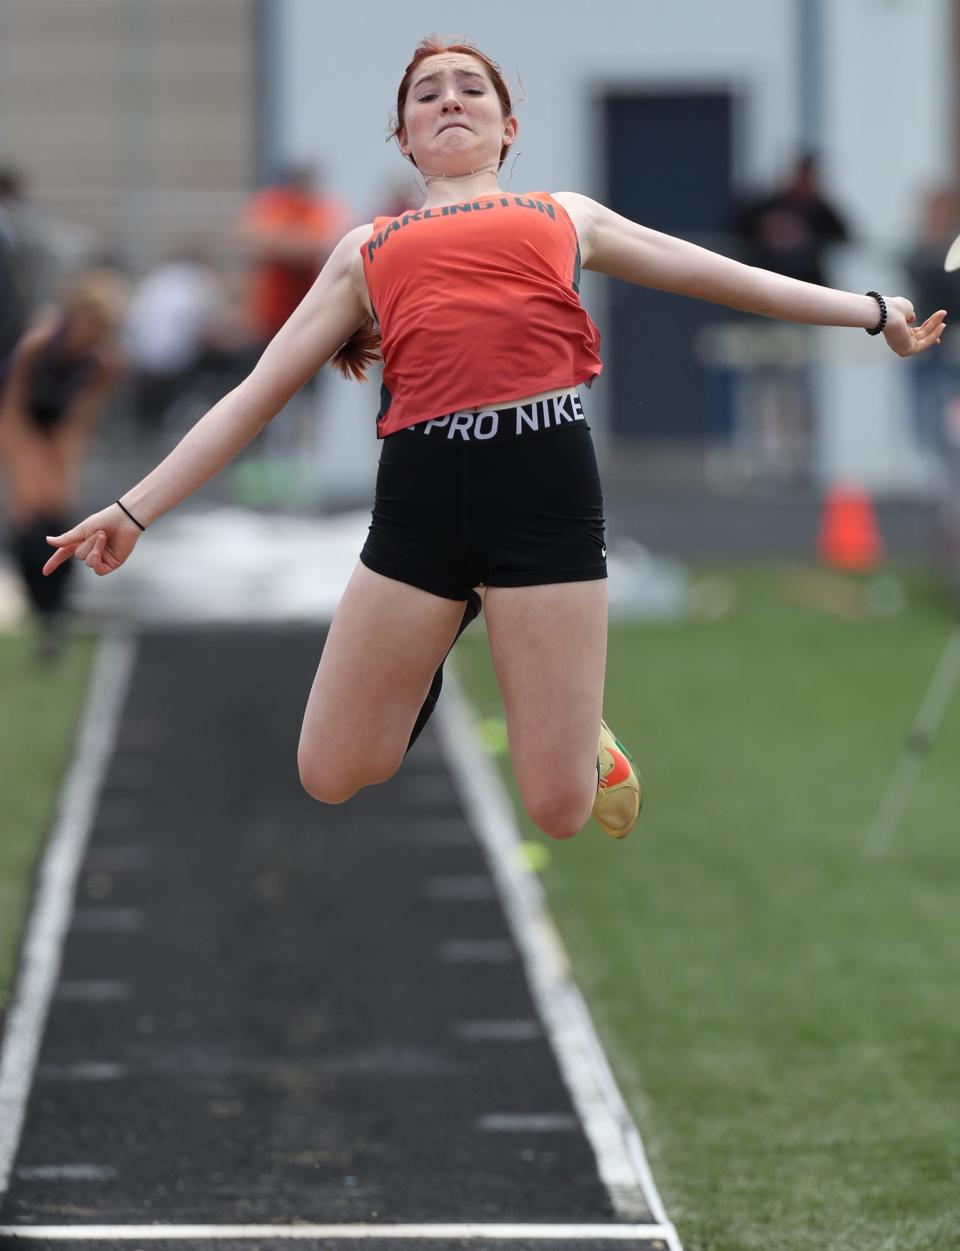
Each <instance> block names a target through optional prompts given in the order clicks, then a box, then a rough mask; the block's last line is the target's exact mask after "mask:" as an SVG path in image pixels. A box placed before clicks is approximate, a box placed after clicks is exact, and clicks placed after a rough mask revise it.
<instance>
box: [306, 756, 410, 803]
mask: <svg viewBox="0 0 960 1251" xmlns="http://www.w3.org/2000/svg"><path fill="white" fill-rule="evenodd" d="M400 759H402V757H401V758H400ZM363 765H364V768H363V771H362V772H357V771H356V770H352V769H350V767H349V765H347V764H344V765H340V766H338V764H337V762H336V761H333V760H331V759H330V758H329V757H323V756H318V755H317V754H316V753H307V752H304V751H302V750H301V751H300V752H298V754H297V767H298V769H299V771H300V784H301V785H302V786H303V789H304V790H305V791H306V792H307V794H308V795H309V796H310V797H311V798H312V799H316V800H317V801H318V802H319V803H322V804H344V803H346V802H347V800H348V799H352V798H353V796H354V795H356V793H357V792H358V791H361V790H363V788H364V787H365V786H376V785H378V784H379V783H380V782H386V781H389V779H390V778H392V777H393V775H394V774H395V773H396V771H397V769H398V768H399V766H400V760H397V761H393V760H383V761H375V760H370V759H367V760H364V761H363Z"/></svg>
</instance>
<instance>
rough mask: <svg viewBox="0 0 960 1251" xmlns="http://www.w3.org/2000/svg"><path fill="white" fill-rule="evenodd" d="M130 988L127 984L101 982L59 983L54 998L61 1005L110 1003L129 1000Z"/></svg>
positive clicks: (104, 980) (105, 980)
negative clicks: (117, 1000)
mask: <svg viewBox="0 0 960 1251" xmlns="http://www.w3.org/2000/svg"><path fill="white" fill-rule="evenodd" d="M131 993H132V991H131V987H130V985H129V983H127V982H115V981H109V980H107V979H103V980H101V981H93V980H91V981H86V982H81V981H76V982H61V983H60V985H59V986H58V987H57V992H56V997H57V1001H58V1002H62V1003H110V1002H112V1001H113V1000H116V999H129V998H130V995H131Z"/></svg>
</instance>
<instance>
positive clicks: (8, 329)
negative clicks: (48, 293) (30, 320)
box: [0, 231, 26, 360]
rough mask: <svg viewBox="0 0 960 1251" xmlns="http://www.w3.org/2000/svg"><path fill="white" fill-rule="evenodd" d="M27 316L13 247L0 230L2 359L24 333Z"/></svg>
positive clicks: (0, 351) (0, 352) (0, 328)
mask: <svg viewBox="0 0 960 1251" xmlns="http://www.w3.org/2000/svg"><path fill="white" fill-rule="evenodd" d="M25 317H26V310H25V308H24V302H23V294H22V292H21V290H20V282H19V280H18V277H17V270H16V262H15V259H14V254H13V248H12V246H11V245H10V243H9V241H8V240H7V239H6V237H5V236H4V235H3V233H2V231H0V360H4V359H5V358H6V357H7V356H9V354H10V353H11V352H12V351H13V349H14V347H15V345H16V343H17V341H18V340H19V338H20V336H21V335H22V334H23V331H24V326H25Z"/></svg>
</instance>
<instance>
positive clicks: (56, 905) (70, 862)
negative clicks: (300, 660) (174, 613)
mask: <svg viewBox="0 0 960 1251" xmlns="http://www.w3.org/2000/svg"><path fill="white" fill-rule="evenodd" d="M135 655H136V644H135V642H134V641H133V640H132V639H130V638H127V637H124V636H122V635H108V636H107V637H106V638H105V639H104V640H103V642H102V643H101V645H100V649H99V652H98V655H97V663H96V670H95V674H94V678H93V684H92V687H91V693H90V696H89V699H88V702H87V707H86V712H85V714H84V719H83V725H82V727H81V730H80V736H79V740H78V745H77V750H76V754H75V756H74V758H73V763H72V764H71V766H70V772H69V773H68V775H67V779H66V782H65V783H64V787H63V790H62V792H61V794H60V806H59V809H58V812H57V816H56V820H55V823H54V827H53V831H52V834H51V837H50V841H49V843H48V845H47V851H46V853H45V855H44V858H43V862H42V865H41V868H40V874H39V878H38V884H37V889H36V893H35V896H34V903H33V908H32V910H31V913H30V920H29V923H28V925H27V931H26V934H25V936H24V940H23V948H22V953H21V957H20V970H19V975H18V978H17V984H16V988H15V990H14V994H13V999H12V1002H11V1005H10V1011H9V1014H8V1016H7V1023H6V1030H5V1032H4V1036H3V1044H2V1051H0V1195H3V1194H4V1193H5V1192H6V1190H7V1186H8V1183H9V1180H10V1170H11V1167H12V1165H13V1159H14V1156H15V1155H16V1151H17V1146H18V1144H19V1142H20V1131H21V1129H22V1127H23V1117H24V1113H25V1110H26V1106H27V1097H28V1095H29V1093H30V1084H31V1081H32V1079H33V1070H34V1067H35V1065H36V1062H37V1053H38V1051H39V1048H40V1040H41V1037H42V1035H43V1028H44V1025H45V1023H46V1019H47V1012H48V1011H49V1007H50V998H51V996H52V994H53V990H54V987H55V986H56V983H57V977H58V976H59V973H60V959H61V949H62V946H63V939H64V935H65V934H66V931H67V927H68V925H69V921H70V906H71V901H72V899H73V893H74V890H75V888H76V881H77V874H78V872H79V869H80V862H81V860H82V859H83V852H84V847H85V845H86V841H87V837H88V835H89V831H90V824H91V822H92V820H93V815H94V809H95V806H96V801H97V796H98V794H99V791H100V787H101V785H102V782H103V775H104V771H105V769H106V766H107V761H108V760H109V758H110V753H111V752H112V750H113V743H114V736H115V732H116V725H117V718H118V716H119V713H120V707H121V705H122V703H123V698H124V695H125V694H126V691H127V686H128V684H129V680H130V673H131V670H132V668H133V661H134V657H135Z"/></svg>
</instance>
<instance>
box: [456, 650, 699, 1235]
mask: <svg viewBox="0 0 960 1251" xmlns="http://www.w3.org/2000/svg"><path fill="white" fill-rule="evenodd" d="M449 668H450V666H448V669H449ZM434 716H435V717H436V719H437V726H438V730H439V733H440V739H441V742H442V745H443V748H444V750H445V752H446V754H447V758H448V759H449V761H450V764H451V767H452V770H453V774H454V778H455V780H456V782H457V785H458V787H459V790H460V793H461V795H462V797H463V801H464V805H465V807H466V809H467V813H468V815H469V817H470V820H471V823H472V824H473V826H474V828H475V829H476V831H477V834H478V836H479V837H480V840H481V842H482V844H483V847H484V849H485V851H486V853H487V858H488V860H489V862H490V867H491V871H492V873H493V877H494V880H495V881H496V883H497V886H498V889H499V894H500V898H501V900H502V903H503V906H504V910H505V912H506V915H507V920H508V922H509V925H510V929H511V931H512V933H513V936H514V939H515V941H516V943H517V946H518V947H519V949H520V952H521V955H522V957H523V962H524V966H525V968H526V973H527V978H528V981H529V983H530V987H531V991H532V993H533V998H534V1002H535V1003H536V1005H537V1009H538V1011H539V1013H540V1017H541V1019H542V1021H543V1022H544V1025H545V1027H546V1029H547V1033H548V1035H549V1037H550V1040H551V1042H552V1044H553V1049H554V1052H555V1054H556V1056H557V1060H558V1061H559V1064H560V1071H561V1073H562V1074H563V1078H564V1081H565V1082H566V1084H567V1087H568V1089H569V1091H570V1094H571V1097H572V1099H573V1103H574V1106H575V1107H576V1109H577V1112H578V1113H579V1115H580V1119H581V1120H582V1122H583V1125H584V1129H585V1130H586V1133H587V1137H588V1138H589V1139H590V1142H591V1145H592V1146H593V1150H594V1153H595V1155H596V1158H597V1167H598V1170H599V1173H600V1177H601V1180H602V1181H603V1183H604V1185H605V1186H606V1187H607V1190H608V1191H609V1193H610V1197H611V1199H612V1201H613V1205H614V1209H615V1210H616V1211H617V1212H618V1213H619V1215H620V1216H621V1217H623V1218H625V1219H628V1220H629V1219H634V1218H636V1217H637V1215H638V1200H639V1201H640V1202H641V1203H642V1204H644V1206H645V1207H646V1208H647V1209H648V1210H649V1212H650V1213H651V1214H652V1216H653V1218H654V1220H655V1221H656V1222H657V1223H658V1226H659V1227H660V1228H661V1230H662V1232H661V1234H659V1235H658V1236H659V1237H662V1238H664V1239H665V1240H666V1242H667V1243H668V1245H669V1247H670V1249H671V1251H683V1249H682V1247H681V1244H680V1239H679V1237H678V1235H677V1232H676V1230H675V1229H674V1227H673V1225H672V1223H671V1222H670V1221H669V1220H668V1218H667V1214H666V1211H665V1209H664V1206H663V1201H662V1200H661V1198H660V1195H659V1192H658V1191H657V1187H656V1184H655V1183H654V1180H653V1176H652V1175H651V1172H650V1166H649V1164H648V1162H647V1157H646V1153H645V1151H644V1149H643V1143H642V1142H641V1140H640V1135H639V1133H638V1131H637V1128H636V1126H635V1125H634V1123H633V1120H632V1119H631V1117H630V1113H629V1112H628V1111H627V1107H626V1104H625V1103H624V1101H623V1097H622V1095H621V1094H620V1091H619V1089H618V1087H617V1084H616V1081H615V1080H614V1077H613V1073H612V1072H611V1070H610V1065H609V1063H608V1061H607V1057H606V1055H605V1053H604V1051H603V1047H602V1046H601V1044H600V1040H599V1038H598V1037H597V1034H596V1030H595V1029H594V1026H593V1021H592V1020H591V1018H590V1013H589V1011H588V1009H587V1005H586V1003H585V1002H584V999H583V996H582V995H581V994H580V991H579V989H578V987H577V986H576V984H575V983H574V981H573V979H572V978H571V976H570V969H569V960H568V958H567V954H566V951H565V950H564V947H563V943H562V941H561V939H560V936H559V934H558V933H557V931H556V928H555V927H554V924H553V921H552V919H551V917H550V914H549V912H548V911H547V906H546V901H545V898H544V894H543V888H542V887H541V885H540V881H539V879H538V878H537V877H536V875H535V874H534V873H533V872H532V871H531V870H530V869H528V868H526V867H525V865H524V864H523V861H522V858H521V855H520V835H519V833H518V831H517V826H516V820H515V818H514V814H513V808H512V805H511V803H510V799H509V796H508V795H507V791H506V788H505V787H504V784H503V782H502V780H501V778H500V774H499V772H498V771H497V767H496V765H495V764H494V763H493V761H492V760H491V758H490V757H489V755H488V754H487V753H486V752H484V751H482V750H481V748H480V746H479V744H478V742H477V739H476V735H475V733H474V728H473V717H472V715H471V713H470V709H469V707H468V705H467V701H466V697H465V696H464V694H463V690H462V688H461V686H460V683H459V682H458V681H457V678H456V675H455V674H454V673H449V674H448V675H445V676H444V687H443V695H442V698H441V699H440V701H439V703H438V705H437V710H436V713H435V714H434Z"/></svg>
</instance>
